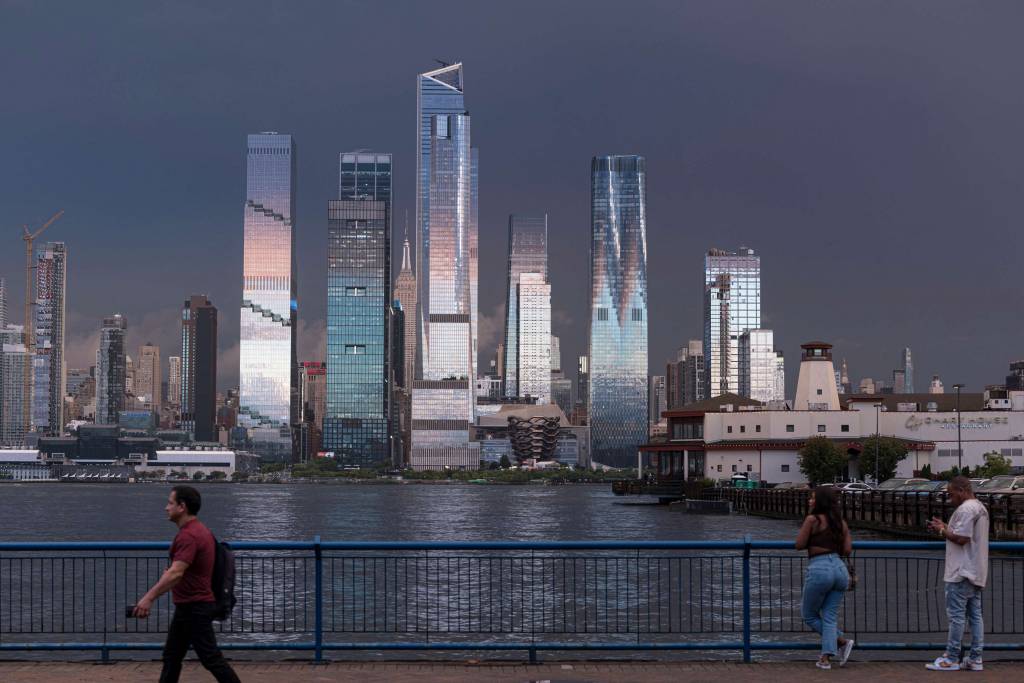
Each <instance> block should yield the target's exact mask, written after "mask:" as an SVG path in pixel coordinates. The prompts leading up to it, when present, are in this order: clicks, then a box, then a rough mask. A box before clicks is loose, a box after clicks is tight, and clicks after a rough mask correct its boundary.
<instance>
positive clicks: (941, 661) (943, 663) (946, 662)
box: [924, 655, 960, 671]
mask: <svg viewBox="0 0 1024 683" xmlns="http://www.w3.org/2000/svg"><path fill="white" fill-rule="evenodd" d="M924 668H926V669H928V670H929V671H959V670H960V662H958V661H956V660H955V659H950V658H949V657H947V656H946V655H942V656H941V657H939V658H938V659H936V660H935V661H934V662H931V663H929V664H925V665H924Z"/></svg>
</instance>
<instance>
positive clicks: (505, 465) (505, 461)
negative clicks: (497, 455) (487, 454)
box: [498, 455, 512, 470]
mask: <svg viewBox="0 0 1024 683" xmlns="http://www.w3.org/2000/svg"><path fill="white" fill-rule="evenodd" d="M498 465H499V466H500V467H501V469H503V470H507V469H508V468H509V467H512V461H511V460H509V459H508V456H507V455H502V456H501V461H500V462H499V463H498Z"/></svg>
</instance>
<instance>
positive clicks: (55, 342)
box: [31, 242, 67, 436]
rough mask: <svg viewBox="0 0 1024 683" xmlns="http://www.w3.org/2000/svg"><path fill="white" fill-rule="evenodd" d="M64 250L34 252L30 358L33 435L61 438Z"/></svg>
mask: <svg viewBox="0 0 1024 683" xmlns="http://www.w3.org/2000/svg"><path fill="white" fill-rule="evenodd" d="M66 293H67V250H66V248H65V246H64V243H63V242H48V243H47V244H46V245H45V246H44V247H43V248H42V249H40V250H38V251H37V252H36V307H35V318H36V320H35V335H36V344H35V357H34V358H32V359H31V360H32V372H33V377H32V384H33V388H32V424H33V427H34V428H35V430H36V431H38V432H42V433H44V434H49V435H51V436H60V435H61V434H62V433H63V431H64V395H65V393H66V384H67V369H66V368H65V366H64V314H65V303H64V299H65V296H66Z"/></svg>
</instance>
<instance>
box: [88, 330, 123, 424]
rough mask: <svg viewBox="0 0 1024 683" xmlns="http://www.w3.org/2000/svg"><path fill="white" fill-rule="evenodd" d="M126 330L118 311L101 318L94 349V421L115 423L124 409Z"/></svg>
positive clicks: (97, 422)
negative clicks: (101, 321) (97, 342)
mask: <svg viewBox="0 0 1024 683" xmlns="http://www.w3.org/2000/svg"><path fill="white" fill-rule="evenodd" d="M127 330H128V321H127V320H125V318H124V316H122V315H121V314H120V313H117V314H115V315H113V316H111V317H109V318H104V319H103V327H102V328H100V348H99V351H97V353H96V424H106V425H116V424H117V418H118V413H120V412H121V411H122V410H124V395H125V373H126V372H127V354H126V353H125V334H126V333H127Z"/></svg>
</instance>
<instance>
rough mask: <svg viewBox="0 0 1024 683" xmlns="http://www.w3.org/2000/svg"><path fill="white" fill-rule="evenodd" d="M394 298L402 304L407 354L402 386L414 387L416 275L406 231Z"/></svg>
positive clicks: (405, 355)
mask: <svg viewBox="0 0 1024 683" xmlns="http://www.w3.org/2000/svg"><path fill="white" fill-rule="evenodd" d="M394 297H395V299H396V300H398V301H399V302H400V303H401V304H402V319H403V322H402V329H403V332H404V342H403V347H404V349H405V353H404V354H403V358H404V366H405V367H404V368H403V371H402V375H401V376H402V379H403V381H402V386H403V387H405V388H406V389H408V388H410V387H411V386H412V380H413V378H414V377H415V376H416V274H415V273H414V272H413V269H412V256H411V255H410V253H409V233H408V231H406V235H405V240H404V241H403V242H402V269H401V270H400V271H399V272H398V278H397V279H396V280H395V294H394Z"/></svg>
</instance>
